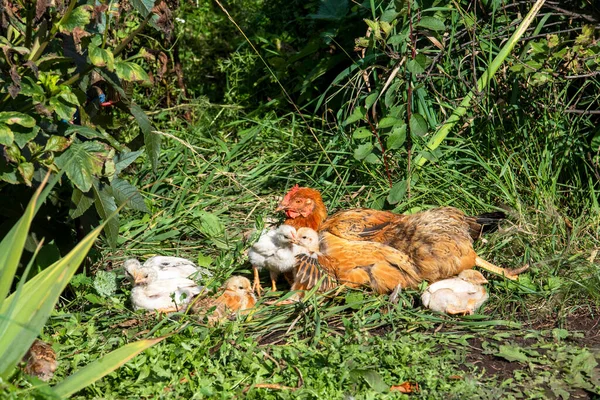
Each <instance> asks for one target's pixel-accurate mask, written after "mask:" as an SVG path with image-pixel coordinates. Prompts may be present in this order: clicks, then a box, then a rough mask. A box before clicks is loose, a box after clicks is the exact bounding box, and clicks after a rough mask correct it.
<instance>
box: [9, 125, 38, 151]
mask: <svg viewBox="0 0 600 400" xmlns="http://www.w3.org/2000/svg"><path fill="white" fill-rule="evenodd" d="M39 131H40V127H39V126H37V125H36V126H34V127H33V128H32V129H30V130H29V132H27V133H24V132H16V131H15V132H13V134H14V135H15V143H16V144H17V146H19V147H20V148H21V149H22V148H23V147H24V146H25V145H26V144H27V143H29V142H30V141H32V140H33V139H35V138H36V136H37V134H38V132H39Z"/></svg>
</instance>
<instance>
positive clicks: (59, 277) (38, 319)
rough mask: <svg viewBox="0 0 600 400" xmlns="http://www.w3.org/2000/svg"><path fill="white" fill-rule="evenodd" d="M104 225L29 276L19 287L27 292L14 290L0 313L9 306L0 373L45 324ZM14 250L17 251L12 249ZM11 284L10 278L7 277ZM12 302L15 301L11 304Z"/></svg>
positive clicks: (1, 343) (9, 367) (3, 373)
mask: <svg viewBox="0 0 600 400" xmlns="http://www.w3.org/2000/svg"><path fill="white" fill-rule="evenodd" d="M102 228H103V225H100V226H99V227H98V228H96V229H94V230H93V231H92V232H90V233H89V234H88V235H87V236H86V237H85V238H84V239H83V240H82V241H81V242H79V243H78V244H77V246H75V247H74V248H73V250H71V251H70V252H69V254H67V255H66V256H65V257H63V258H62V259H61V260H59V261H57V262H56V263H54V264H53V265H51V266H50V267H48V268H47V269H45V270H44V271H42V272H41V273H39V274H38V275H36V276H34V277H33V278H32V279H31V280H29V281H28V282H27V283H25V285H24V286H23V288H22V291H23V293H27V296H23V297H18V298H17V296H16V295H17V293H13V294H12V295H11V296H9V297H8V299H6V301H5V302H4V304H2V307H1V308H0V313H6V311H7V310H9V309H12V312H11V314H10V315H7V319H8V320H9V321H10V323H9V325H8V327H7V329H6V330H5V331H4V332H3V334H2V340H1V341H0V376H2V377H3V378H4V379H6V377H7V375H8V374H10V373H11V371H12V370H13V368H14V367H15V365H16V364H17V363H18V362H19V361H20V360H21V358H22V357H23V355H24V354H25V352H27V349H28V348H29V346H30V345H31V343H33V341H34V340H35V338H36V337H37V335H38V334H39V332H40V330H41V329H42V328H43V326H44V325H45V323H46V321H47V319H48V317H49V316H50V314H51V312H52V310H53V309H54V305H55V304H56V302H57V301H58V298H59V296H60V294H61V293H62V291H63V290H64V288H65V287H66V285H67V283H69V280H70V279H71V277H72V276H73V274H74V273H75V271H76V270H77V268H78V267H79V265H80V264H81V262H82V261H83V260H84V258H85V257H86V255H87V253H88V251H89V250H90V248H91V247H92V245H93V244H94V242H95V240H96V237H97V236H98V234H100V232H101V231H102ZM15 253H16V252H15ZM9 284H10V281H9ZM13 302H14V304H13Z"/></svg>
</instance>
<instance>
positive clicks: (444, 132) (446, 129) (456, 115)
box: [414, 0, 546, 167]
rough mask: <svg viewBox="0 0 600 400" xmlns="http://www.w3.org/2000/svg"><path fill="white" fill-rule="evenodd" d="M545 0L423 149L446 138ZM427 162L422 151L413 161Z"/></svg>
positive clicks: (532, 12)
mask: <svg viewBox="0 0 600 400" xmlns="http://www.w3.org/2000/svg"><path fill="white" fill-rule="evenodd" d="M545 1H546V0H537V1H536V2H535V4H534V5H533V7H532V8H531V10H529V13H527V15H526V16H525V18H524V19H523V21H522V22H521V23H520V24H519V26H518V27H517V30H516V31H515V33H513V35H512V36H511V37H510V39H508V42H507V43H506V44H505V45H504V47H502V49H500V52H499V53H498V55H497V56H496V57H495V58H494V60H493V61H492V63H491V64H490V66H489V67H488V69H487V71H485V72H484V73H483V75H482V76H481V77H480V78H479V79H478V80H477V86H476V87H474V88H473V90H471V91H470V92H469V93H468V94H467V95H466V96H465V98H464V99H463V101H461V102H460V104H459V106H458V107H457V108H456V109H455V110H454V112H453V113H452V115H450V117H448V119H447V120H446V121H445V122H444V123H443V124H442V125H441V127H440V128H439V129H438V130H437V132H436V133H435V134H434V135H433V137H432V138H431V139H429V141H428V142H427V145H426V150H425V151H432V150H435V149H437V148H438V147H439V145H440V144H441V143H442V142H443V141H444V139H446V137H447V136H448V134H449V133H450V130H451V129H452V128H453V127H454V125H456V123H457V122H458V121H459V120H460V118H462V117H463V116H464V115H465V114H466V112H467V107H468V106H469V105H470V104H471V100H473V97H474V96H475V94H476V93H479V92H481V91H482V90H483V89H484V88H485V87H486V86H487V85H488V83H489V80H490V79H491V78H492V77H493V76H494V74H495V73H496V71H498V69H499V68H500V66H501V65H502V63H503V62H504V60H505V59H506V58H507V57H508V56H509V54H510V53H511V51H512V50H513V48H514V47H515V45H516V44H517V42H518V41H519V39H520V38H521V37H522V36H523V34H524V33H525V31H526V30H527V28H528V27H529V25H531V23H532V22H533V19H534V18H535V16H536V15H537V13H538V12H539V11H540V8H542V6H543V5H544V2H545ZM426 162H427V159H426V158H425V157H424V156H423V153H421V154H419V155H418V156H417V157H416V158H415V161H414V164H415V165H416V166H418V167H422V166H423V165H424V164H425V163H426Z"/></svg>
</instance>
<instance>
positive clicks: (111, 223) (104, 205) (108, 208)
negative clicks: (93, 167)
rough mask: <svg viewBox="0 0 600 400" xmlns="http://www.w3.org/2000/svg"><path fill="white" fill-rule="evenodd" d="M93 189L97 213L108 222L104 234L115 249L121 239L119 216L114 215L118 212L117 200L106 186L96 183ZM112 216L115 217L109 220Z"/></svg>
mask: <svg viewBox="0 0 600 400" xmlns="http://www.w3.org/2000/svg"><path fill="white" fill-rule="evenodd" d="M92 187H93V189H94V206H96V211H97V212H98V215H99V216H100V218H102V219H103V220H104V221H107V223H106V230H105V232H104V234H105V236H106V239H107V241H108V244H109V245H110V247H111V248H113V249H115V248H116V247H117V239H118V238H119V220H118V215H116V214H114V215H113V213H114V212H115V211H116V210H117V205H116V203H115V198H114V197H113V196H112V194H111V193H110V192H109V191H108V188H107V187H106V185H103V184H101V183H99V182H96V183H95V184H94V185H92ZM111 215H113V217H112V218H111V219H108V218H109V217H110V216H111Z"/></svg>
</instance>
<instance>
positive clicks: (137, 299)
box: [131, 278, 204, 313]
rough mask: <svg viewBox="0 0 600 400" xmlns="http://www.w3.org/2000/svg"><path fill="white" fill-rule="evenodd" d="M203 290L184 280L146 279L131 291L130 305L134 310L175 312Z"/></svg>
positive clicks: (191, 281) (194, 283)
mask: <svg viewBox="0 0 600 400" xmlns="http://www.w3.org/2000/svg"><path fill="white" fill-rule="evenodd" d="M203 290H204V288H203V287H201V286H198V285H197V284H196V282H194V281H193V280H191V279H186V278H172V279H163V280H152V279H150V280H148V279H146V281H145V282H143V283H141V284H137V285H136V286H134V288H133V289H132V290H131V303H132V304H133V307H134V309H136V310H138V309H140V308H143V309H146V310H155V311H158V312H164V313H168V312H176V311H180V310H182V309H185V307H186V306H187V305H188V304H189V303H190V301H191V299H192V298H193V297H194V296H195V295H197V294H199V293H201V292H202V291H203Z"/></svg>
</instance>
